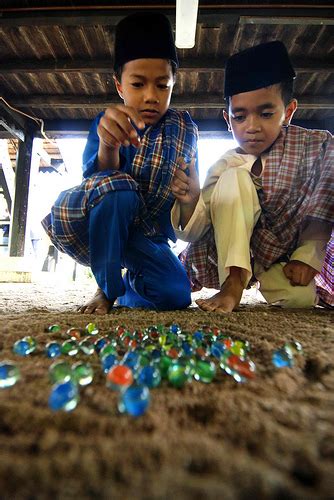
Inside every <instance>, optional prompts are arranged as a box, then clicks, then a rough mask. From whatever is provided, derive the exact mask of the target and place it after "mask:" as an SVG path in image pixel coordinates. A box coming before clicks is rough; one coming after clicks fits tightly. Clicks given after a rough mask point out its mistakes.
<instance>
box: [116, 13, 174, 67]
mask: <svg viewBox="0 0 334 500" xmlns="http://www.w3.org/2000/svg"><path fill="white" fill-rule="evenodd" d="M146 58H149V59H150V58H154V59H170V60H171V61H173V62H174V63H175V64H176V66H178V65H179V61H178V58H177V55H176V48H175V43H174V38H173V33H172V28H171V25H170V23H169V20H168V18H167V17H166V16H164V15H163V14H160V13H158V12H138V13H136V14H131V15H130V16H127V17H125V18H124V19H122V21H120V22H119V23H118V25H117V26H116V35H115V51H114V69H115V70H116V69H118V68H120V67H121V66H123V64H125V63H127V62H129V61H133V60H134V59H146Z"/></svg>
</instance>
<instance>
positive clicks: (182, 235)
mask: <svg viewBox="0 0 334 500" xmlns="http://www.w3.org/2000/svg"><path fill="white" fill-rule="evenodd" d="M171 221H172V225H173V229H174V232H175V236H176V237H177V238H178V239H180V240H184V241H190V242H193V241H196V240H198V239H199V238H201V237H202V236H204V234H205V233H206V232H207V231H208V229H209V227H210V225H211V220H210V217H209V214H208V208H207V206H206V205H205V203H204V200H203V197H202V194H201V195H200V197H199V199H198V202H197V205H196V207H195V210H194V213H193V214H192V216H191V218H190V220H189V222H188V224H187V225H186V226H185V227H184V229H180V203H179V202H178V201H177V200H176V202H175V204H174V206H173V209H172V213H171Z"/></svg>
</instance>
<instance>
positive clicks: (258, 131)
mask: <svg viewBox="0 0 334 500" xmlns="http://www.w3.org/2000/svg"><path fill="white" fill-rule="evenodd" d="M294 78H295V72H294V70H293V67H292V65H291V62H290V60H289V56H288V53H287V50H286V48H285V46H284V45H283V43H282V42H279V41H276V42H269V43H265V44H260V45H258V46H256V47H252V48H251V49H247V50H245V51H242V52H239V53H238V54H235V55H234V56H232V57H230V58H229V60H228V62H227V66H226V71H225V89H224V90H225V98H226V100H227V104H228V111H224V118H225V120H226V122H227V124H228V127H229V130H230V131H232V133H233V136H234V138H235V140H236V141H237V142H238V144H239V147H238V148H237V149H235V150H231V151H228V152H227V153H226V154H225V155H224V156H223V157H222V158H220V159H219V160H218V161H217V162H216V163H215V164H214V165H213V166H212V167H211V168H210V170H209V172H208V175H207V178H206V181H205V183H204V187H203V189H202V191H201V192H200V189H199V182H198V176H197V173H196V170H195V168H194V165H193V164H192V163H191V164H190V166H189V175H186V172H185V171H184V170H182V169H179V170H177V171H176V173H175V176H174V180H173V184H172V191H173V194H174V196H175V197H176V203H175V205H174V208H173V211H172V223H173V226H174V229H175V233H176V236H177V237H178V238H180V239H183V240H186V241H190V242H192V243H191V244H190V245H189V246H188V247H187V249H186V251H185V254H184V256H183V260H184V263H185V265H186V268H187V270H188V275H189V277H190V279H191V281H192V284H193V289H200V288H201V286H207V287H213V288H219V292H218V293H217V294H216V295H214V296H213V297H212V298H210V299H205V300H198V301H197V304H198V305H199V307H200V308H202V309H204V310H207V311H221V312H231V311H233V310H234V309H235V308H236V307H237V306H238V305H239V302H240V300H241V296H242V292H243V290H244V289H245V288H246V287H247V285H248V283H249V281H250V279H251V277H252V275H254V276H255V278H256V279H257V280H258V281H259V283H260V290H261V292H262V294H263V296H264V297H265V299H266V300H267V302H268V303H271V304H279V305H281V306H283V307H302V308H304V307H312V306H314V305H315V304H316V303H317V294H316V286H315V280H314V278H315V276H316V275H317V274H318V273H319V272H320V271H321V269H322V266H323V263H324V260H325V254H326V245H327V243H328V241H329V240H330V236H331V230H332V226H333V217H334V205H333V203H334V202H333V199H334V196H333V191H334V190H333V179H334V175H333V174H334V172H333V164H334V162H333V156H334V154H333V139H332V136H331V134H330V133H329V132H327V131H321V130H306V129H303V128H300V127H295V126H292V125H290V121H291V119H292V117H293V114H294V112H295V110H296V108H297V101H296V100H295V99H294V98H293V97H292V93H293V80H294Z"/></svg>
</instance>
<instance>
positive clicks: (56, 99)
mask: <svg viewBox="0 0 334 500" xmlns="http://www.w3.org/2000/svg"><path fill="white" fill-rule="evenodd" d="M296 99H298V108H299V109H318V110H319V109H326V110H328V109H334V98H333V96H322V95H318V96H305V95H304V96H296ZM11 102H12V103H13V105H14V106H15V107H19V108H39V109H48V108H66V109H75V108H81V107H82V106H85V107H86V108H102V109H104V108H106V107H108V106H110V105H111V104H119V103H120V100H119V97H118V96H117V95H115V94H114V95H111V96H89V95H29V96H16V97H13V98H11ZM171 105H172V106H173V107H175V108H177V109H182V108H185V109H201V108H204V109H224V108H225V107H226V104H225V101H224V98H223V95H222V94H205V95H197V96H196V99H194V96H193V95H190V94H184V95H178V96H174V97H172V102H171Z"/></svg>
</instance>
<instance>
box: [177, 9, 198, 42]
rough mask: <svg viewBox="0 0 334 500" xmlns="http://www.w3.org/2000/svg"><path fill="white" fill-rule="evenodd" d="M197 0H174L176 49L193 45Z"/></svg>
mask: <svg viewBox="0 0 334 500" xmlns="http://www.w3.org/2000/svg"><path fill="white" fill-rule="evenodd" d="M197 12H198V0H176V36H175V45H176V47H177V48H178V49H191V48H192V47H194V46H195V35H196V23H197Z"/></svg>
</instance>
